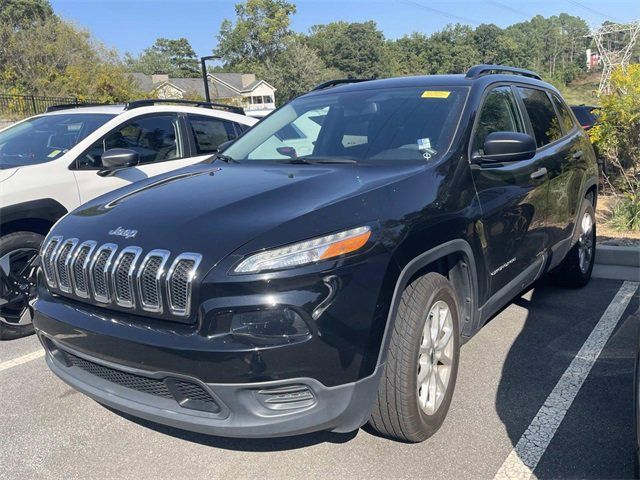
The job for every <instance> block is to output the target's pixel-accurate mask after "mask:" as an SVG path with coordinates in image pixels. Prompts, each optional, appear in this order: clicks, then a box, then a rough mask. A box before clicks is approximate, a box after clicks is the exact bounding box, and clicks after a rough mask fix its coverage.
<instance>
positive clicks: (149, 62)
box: [125, 38, 199, 77]
mask: <svg viewBox="0 0 640 480" xmlns="http://www.w3.org/2000/svg"><path fill="white" fill-rule="evenodd" d="M125 63H126V65H127V68H128V69H129V70H130V71H132V72H142V73H146V74H147V75H151V74H154V73H166V74H168V75H169V76H171V77H193V76H197V75H198V73H199V69H198V57H196V53H195V52H194V51H193V48H192V47H191V45H190V44H189V41H188V40H187V39H186V38H178V39H176V40H172V39H168V38H158V39H157V40H156V41H155V43H154V44H153V45H152V46H151V47H149V48H147V49H145V50H144V51H143V52H142V53H141V54H140V55H139V56H138V57H133V56H132V55H131V54H129V53H127V54H126V55H125Z"/></svg>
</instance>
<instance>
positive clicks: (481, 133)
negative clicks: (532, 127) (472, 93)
mask: <svg viewBox="0 0 640 480" xmlns="http://www.w3.org/2000/svg"><path fill="white" fill-rule="evenodd" d="M524 131H525V130H524V126H523V124H522V119H521V118H520V114H519V112H518V106H517V104H516V100H515V97H514V96H513V92H512V90H511V87H509V86H506V85H505V86H501V87H496V88H494V89H493V90H491V91H490V92H489V94H488V95H487V96H486V97H485V99H484V103H483V105H482V108H481V109H480V113H479V117H478V124H477V125H476V131H475V134H474V138H473V151H474V152H480V153H483V152H482V147H483V145H484V141H485V139H486V138H487V135H489V134H490V133H493V132H520V133H524Z"/></svg>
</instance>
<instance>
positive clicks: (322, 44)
mask: <svg viewBox="0 0 640 480" xmlns="http://www.w3.org/2000/svg"><path fill="white" fill-rule="evenodd" d="M308 45H309V46H311V47H312V48H313V49H314V50H316V52H318V55H320V58H321V59H322V60H323V61H324V62H325V63H326V65H327V66H328V67H330V68H335V69H336V70H339V71H341V72H342V73H343V74H344V76H346V77H348V78H375V77H379V76H384V75H385V74H387V75H388V74H390V73H391V72H390V71H389V68H388V67H389V62H388V61H387V55H388V54H390V53H391V52H390V49H388V48H387V45H386V43H385V38H384V35H383V33H382V32H381V31H380V30H378V27H377V25H376V23H375V22H373V21H367V22H364V23H347V22H332V23H329V24H327V25H315V26H313V27H311V34H310V35H309V37H308Z"/></svg>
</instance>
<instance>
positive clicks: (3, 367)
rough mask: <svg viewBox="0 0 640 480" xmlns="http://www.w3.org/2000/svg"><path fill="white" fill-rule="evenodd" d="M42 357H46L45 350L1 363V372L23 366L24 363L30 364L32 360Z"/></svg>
mask: <svg viewBox="0 0 640 480" xmlns="http://www.w3.org/2000/svg"><path fill="white" fill-rule="evenodd" d="M42 356H44V350H38V351H37V352H31V353H27V354H26V355H22V356H21V357H18V358H14V359H12V360H8V361H6V362H2V363H0V372H2V371H3V370H9V369H10V368H13V367H17V366H18V365H22V364H23V363H27V362H30V361H31V360H35V359H36V358H40V357H42Z"/></svg>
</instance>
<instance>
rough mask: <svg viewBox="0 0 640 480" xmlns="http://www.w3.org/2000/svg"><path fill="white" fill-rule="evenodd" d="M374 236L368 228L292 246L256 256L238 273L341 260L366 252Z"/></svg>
mask: <svg viewBox="0 0 640 480" xmlns="http://www.w3.org/2000/svg"><path fill="white" fill-rule="evenodd" d="M370 236H371V228H370V227H367V226H364V227H358V228H353V229H351V230H345V231H344V232H340V233H333V234H331V235H325V236H324V237H319V238H314V239H312V240H305V241H304V242H298V243H294V244H291V245H289V246H287V247H282V248H276V249H274V250H267V251H266V252H261V253H256V254H255V255H251V256H250V257H247V258H246V259H244V260H243V261H242V262H241V263H240V265H238V266H237V267H236V268H235V270H234V272H236V273H256V272H261V271H263V270H279V269H282V268H289V267H297V266H299V265H305V264H307V263H314V262H318V261H320V260H327V259H329V258H333V257H338V256H340V255H344V254H346V253H351V252H355V251H356V250H359V249H360V248H362V247H363V246H364V245H365V244H366V243H367V240H369V237H370Z"/></svg>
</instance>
